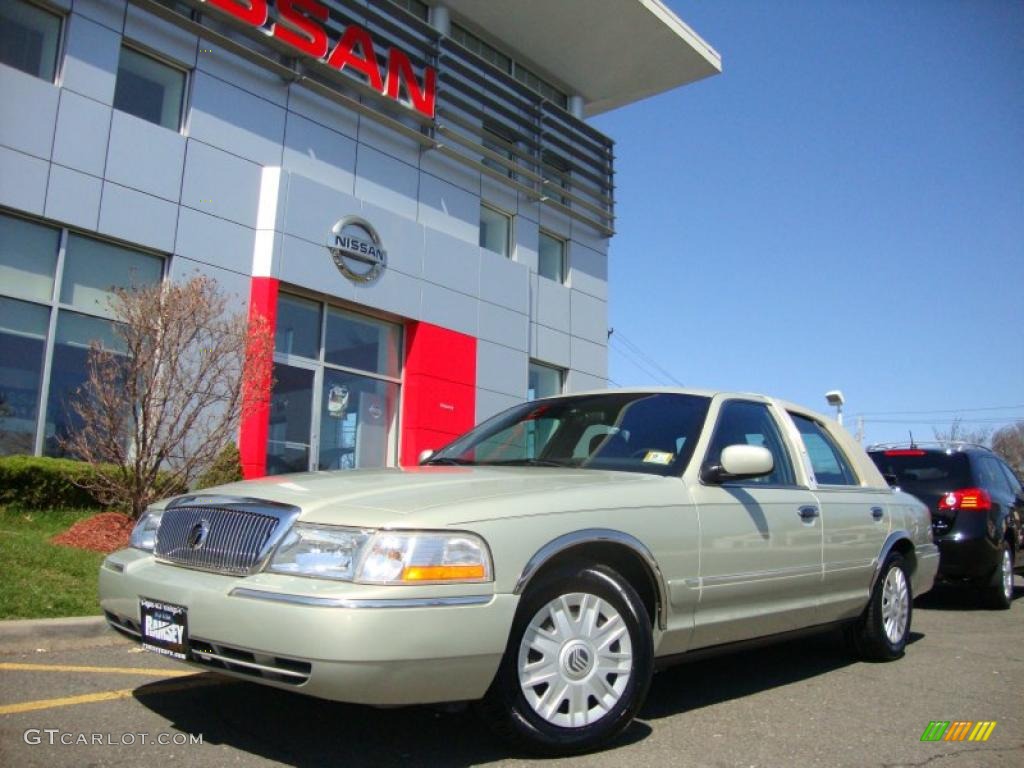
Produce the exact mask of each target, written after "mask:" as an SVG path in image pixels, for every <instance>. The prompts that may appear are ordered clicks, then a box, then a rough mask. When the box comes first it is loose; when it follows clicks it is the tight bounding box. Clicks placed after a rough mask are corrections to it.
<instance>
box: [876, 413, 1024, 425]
mask: <svg viewBox="0 0 1024 768" xmlns="http://www.w3.org/2000/svg"><path fill="white" fill-rule="evenodd" d="M1022 420H1024V415H1019V416H1006V417H1003V418H988V419H959V422H960V423H961V424H1008V423H1010V422H1013V421H1022ZM863 421H864V423H865V424H938V423H939V419H864V420H863Z"/></svg>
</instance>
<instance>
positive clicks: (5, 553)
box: [0, 508, 105, 619]
mask: <svg viewBox="0 0 1024 768" xmlns="http://www.w3.org/2000/svg"><path fill="white" fill-rule="evenodd" d="M96 512H97V510H81V509H53V510H46V511H45V512H41V511H37V510H31V511H29V510H19V509H9V508H0V563H3V577H2V578H0V619H40V618H56V617H58V616H89V615H96V614H99V613H100V603H99V599H98V598H97V596H96V581H97V579H98V576H99V567H100V563H101V562H103V558H104V557H105V555H102V554H100V553H99V552H88V551H86V550H83V549H71V548H70V547H59V546H57V545H56V544H51V543H50V541H49V540H50V538H51V537H53V536H55V535H56V534H58V533H62V532H63V531H66V530H67V529H68V528H70V527H71V525H72V524H74V523H76V522H78V521H79V520H82V519H83V518H86V517H91V516H92V515H95V514H96Z"/></svg>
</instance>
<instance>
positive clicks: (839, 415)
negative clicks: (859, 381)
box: [825, 389, 846, 426]
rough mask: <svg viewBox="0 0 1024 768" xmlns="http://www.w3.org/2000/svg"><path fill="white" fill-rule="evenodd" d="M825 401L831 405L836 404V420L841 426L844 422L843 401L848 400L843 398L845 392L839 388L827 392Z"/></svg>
mask: <svg viewBox="0 0 1024 768" xmlns="http://www.w3.org/2000/svg"><path fill="white" fill-rule="evenodd" d="M825 402H827V403H828V404H829V405H831V406H835V409H836V421H838V422H839V424H840V426H841V425H842V423H843V403H845V402H846V400H845V399H844V398H843V393H842V392H841V391H839V390H838V389H833V390H831V391H829V392H826V393H825Z"/></svg>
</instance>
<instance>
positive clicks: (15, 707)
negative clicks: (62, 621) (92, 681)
mask: <svg viewBox="0 0 1024 768" xmlns="http://www.w3.org/2000/svg"><path fill="white" fill-rule="evenodd" d="M233 682H236V681H235V680H229V679H225V678H222V677H209V676H207V675H206V674H204V673H202V672H200V673H199V674H193V675H192V679H190V680H181V681H175V682H170V683H166V684H164V683H154V684H153V685H151V686H148V687H147V688H145V689H136V688H122V689H121V690H119V691H101V692H100V693H86V694H83V695H81V696H65V697H63V698H59V699H40V700H39V701H23V702H21V703H19V704H5V705H2V706H0V715H14V714H17V713H19V712H34V711H36V710H39V709H52V708H54V707H70V706H74V705H76V704H91V703H93V702H96V701H115V700H117V699H128V698H131V697H132V696H150V695H153V694H157V693H173V692H174V691H183V690H186V689H188V688H199V687H201V686H204V685H221V684H222V683H233Z"/></svg>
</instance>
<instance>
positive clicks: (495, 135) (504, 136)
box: [481, 121, 516, 178]
mask: <svg viewBox="0 0 1024 768" xmlns="http://www.w3.org/2000/svg"><path fill="white" fill-rule="evenodd" d="M482 143H483V146H484V148H485V149H489V150H490V151H491V152H494V153H495V154H498V155H501V156H502V157H504V158H505V159H506V160H509V161H514V160H515V155H514V154H513V152H512V150H511V149H509V148H508V145H509V144H515V143H516V137H515V135H514V134H513V133H512V132H511V131H509V130H508V129H507V128H505V127H504V126H502V125H498V124H497V123H494V122H490V121H485V122H484V130H483V139H482ZM481 162H482V163H483V164H484V165H486V166H487V167H488V168H493V169H494V170H496V171H498V172H499V173H501V174H504V175H505V176H508V177H509V178H512V177H513V176H514V175H515V174H514V173H513V171H512V169H511V168H510V167H509V166H508V165H504V164H502V163H501V162H499V161H497V160H495V159H494V158H492V157H487V156H485V157H483V158H482V160H481Z"/></svg>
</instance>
